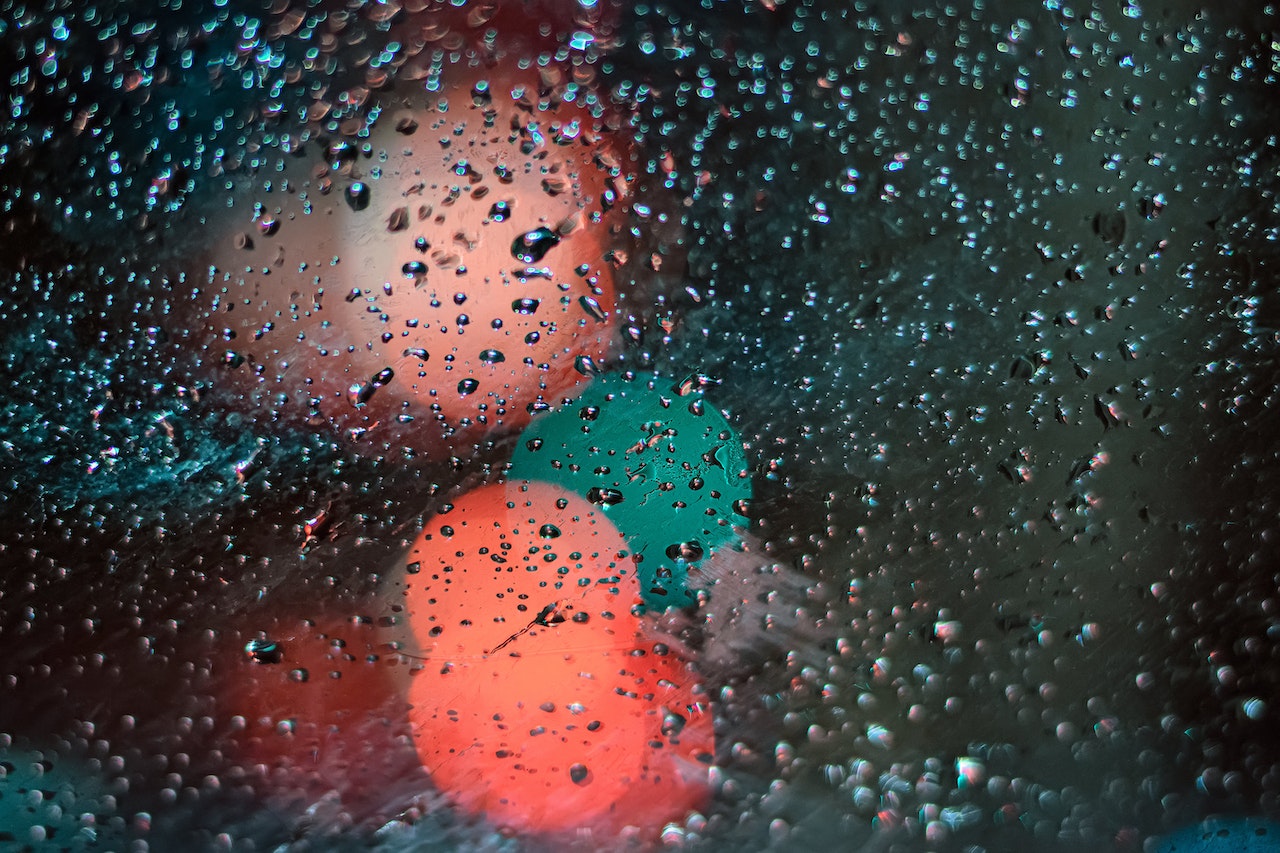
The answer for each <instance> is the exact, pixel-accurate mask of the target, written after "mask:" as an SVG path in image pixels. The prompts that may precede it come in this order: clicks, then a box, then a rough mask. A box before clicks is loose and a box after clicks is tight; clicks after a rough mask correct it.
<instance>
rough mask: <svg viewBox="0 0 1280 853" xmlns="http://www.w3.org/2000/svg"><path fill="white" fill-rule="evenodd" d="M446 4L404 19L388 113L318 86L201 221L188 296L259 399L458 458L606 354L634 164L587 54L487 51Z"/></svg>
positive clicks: (206, 332)
mask: <svg viewBox="0 0 1280 853" xmlns="http://www.w3.org/2000/svg"><path fill="white" fill-rule="evenodd" d="M499 11H501V12H503V14H506V15H507V16H508V17H510V15H511V14H512V10H511V9H509V8H508V7H507V6H505V5H504V6H502V7H501V9H500V10H499ZM450 17H451V16H450V15H443V16H440V15H437V16H436V17H431V16H430V14H428V13H423V14H420V15H418V16H415V17H412V18H407V19H406V20H407V21H416V22H418V23H417V25H416V26H417V27H418V29H419V30H421V31H422V33H421V34H420V35H422V37H423V38H428V47H427V48H426V49H424V50H423V51H422V52H421V53H420V54H419V55H418V57H417V58H415V59H414V60H413V62H415V63H419V65H414V66H412V67H406V68H404V69H402V75H401V76H402V77H403V78H408V80H409V81H410V82H409V83H408V84H406V85H405V86H404V87H403V89H397V90H395V91H394V92H388V93H381V94H380V95H379V96H378V97H379V98H380V100H379V111H377V120H376V121H375V122H372V123H367V122H365V121H363V120H361V119H359V118H352V119H349V120H346V121H340V122H336V124H335V125H334V126H336V127H337V128H338V130H337V131H332V130H330V129H328V128H329V126H330V124H329V123H330V120H331V119H332V118H333V116H334V115H336V114H337V113H335V111H336V110H338V109H339V108H340V107H341V105H342V101H343V97H339V96H337V95H329V96H328V97H327V99H324V100H318V101H317V103H316V105H315V107H314V108H313V112H314V117H313V121H312V129H311V131H310V139H309V140H308V141H299V142H295V143H294V145H293V152H294V154H293V156H291V155H288V154H280V153H279V152H275V153H274V154H272V155H271V156H269V157H266V158H265V162H263V163H260V164H259V165H258V171H257V174H256V176H255V178H254V180H253V182H252V184H250V185H248V186H246V187H245V188H243V189H241V190H240V191H238V193H237V194H235V195H234V196H233V200H234V204H233V205H232V207H231V209H230V210H228V211H227V212H225V213H223V214H219V215H218V216H216V217H214V218H213V219H212V220H211V222H210V228H209V229H207V233H209V234H211V235H212V240H213V243H212V245H211V246H210V247H209V248H208V249H207V250H206V251H205V252H204V253H203V254H202V255H200V256H199V270H200V272H199V273H198V274H197V275H196V276H195V279H194V282H193V284H194V286H195V287H198V288H199V293H198V295H197V296H196V298H195V299H194V300H193V302H192V304H190V305H186V306H179V310H180V311H186V312H191V311H193V310H194V311H195V316H194V317H193V318H190V321H189V323H188V325H191V326H194V327H195V329H196V331H194V332H193V335H194V337H195V341H194V343H195V344H196V345H197V346H198V347H199V348H200V349H201V351H202V353H203V358H204V360H205V362H206V363H208V364H210V365H211V366H216V369H217V370H218V374H217V375H218V376H219V384H220V385H221V387H223V388H224V389H227V390H229V391H231V392H232V393H233V394H235V395H237V396H238V397H240V398H241V399H242V401H243V404H244V405H245V406H246V407H247V408H248V409H250V410H251V411H253V412H255V413H259V414H263V413H269V415H270V416H271V417H273V418H284V419H286V420H293V421H295V422H298V421H302V422H305V423H309V424H312V425H317V426H318V425H323V424H326V423H327V424H331V425H333V426H336V427H338V428H340V429H342V430H345V431H346V432H347V434H348V435H349V436H350V437H352V438H356V439H365V440H368V441H372V442H381V443H383V444H390V443H393V442H394V443H396V444H397V445H403V446H408V447H410V448H411V449H413V450H414V451H416V452H420V453H426V454H428V455H431V456H437V457H438V456H442V455H447V453H451V452H461V453H465V450H466V448H465V447H464V446H463V445H464V444H465V443H468V442H472V443H474V442H475V441H477V440H479V439H481V438H482V437H484V436H486V435H489V434H491V433H493V432H495V431H500V432H503V433H506V432H510V431H515V430H518V429H520V428H522V427H523V426H524V425H525V424H526V423H527V422H528V418H529V414H528V407H529V406H530V405H531V404H534V403H536V402H538V401H539V400H546V401H548V402H555V401H556V400H558V399H559V398H560V397H562V396H563V395H564V394H566V393H568V392H570V391H571V389H572V388H573V387H574V386H575V385H576V384H577V383H578V382H581V381H584V380H585V378H586V375H587V374H588V373H589V372H590V370H591V369H592V364H594V365H602V364H603V363H604V361H605V360H606V359H607V358H608V356H609V354H610V352H611V350H612V347H613V344H614V341H615V338H616V335H617V332H616V327H617V323H616V318H615V314H616V298H617V294H616V288H615V268H616V266H618V265H620V264H621V263H622V261H623V258H624V257H625V255H626V253H625V252H623V251H618V252H617V253H616V254H615V252H614V250H615V249H618V248H619V246H620V243H621V242H622V241H623V240H624V239H625V238H626V235H625V232H624V230H623V225H622V223H623V216H624V214H625V209H626V196H627V194H628V192H629V184H628V180H629V176H630V174H631V171H632V169H633V165H632V163H631V157H632V154H631V150H630V148H629V146H628V145H627V144H625V143H624V142H623V141H621V139H620V136H619V135H618V133H617V129H618V128H617V125H618V118H617V114H616V111H614V110H613V109H612V108H610V107H608V106H607V105H605V104H604V103H602V102H601V100H600V95H599V93H597V92H596V91H595V90H594V88H593V80H594V71H593V69H592V67H591V66H590V65H583V64H581V63H579V64H577V65H575V64H574V63H571V62H564V63H559V64H557V63H556V62H554V61H547V62H546V63H545V64H539V63H538V61H536V59H535V60H532V61H531V60H530V59H529V57H528V56H526V55H525V54H520V53H514V52H511V53H508V52H504V51H503V50H502V49H500V48H484V49H477V48H475V47H473V46H471V45H472V44H473V41H474V39H473V37H474V36H475V35H476V34H475V33H472V32H471V31H470V30H465V31H464V32H463V33H452V32H451V31H450V30H448V28H447V26H446V25H447V24H448V22H449V20H450ZM452 17H456V15H454V16H452ZM423 22H428V23H423ZM455 23H456V22H455ZM468 23H469V22H468ZM480 23H485V22H480ZM406 26H408V24H406ZM432 27H434V29H432ZM475 29H476V31H477V32H481V31H483V30H484V27H482V26H479V25H476V27H475ZM451 35H452V36H454V37H456V39H451ZM464 35H465V36H466V38H464V37H463V36H464ZM430 39H434V40H435V41H431V40H430ZM437 42H438V45H436V43H437ZM446 44H449V45H454V44H456V45H457V49H456V50H455V51H453V52H445V51H441V52H434V53H433V49H432V47H433V45H434V46H443V45H446ZM501 44H502V40H501V39H499V45H501ZM537 55H538V54H532V56H534V57H536V56H537ZM432 56H434V57H435V59H434V60H433V61H428V59H427V58H428V57H432ZM544 58H545V57H544ZM363 95H364V97H371V96H370V95H369V93H368V92H364V93H363ZM345 97H346V98H347V100H350V98H352V97H355V96H354V95H352V94H351V93H346V94H345ZM530 235H533V236H530ZM580 359H587V360H589V361H580Z"/></svg>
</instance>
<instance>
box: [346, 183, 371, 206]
mask: <svg viewBox="0 0 1280 853" xmlns="http://www.w3.org/2000/svg"><path fill="white" fill-rule="evenodd" d="M346 199H347V206H348V207H350V208H351V209H352V210H357V211H358V210H364V209H365V208H366V207H368V206H369V185H368V184H366V183H364V182H363V181H356V182H355V183H354V184H352V185H351V186H349V187H347V192H346Z"/></svg>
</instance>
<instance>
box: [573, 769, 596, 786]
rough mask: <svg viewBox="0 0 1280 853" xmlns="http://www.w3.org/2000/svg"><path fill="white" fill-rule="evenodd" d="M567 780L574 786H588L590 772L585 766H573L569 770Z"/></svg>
mask: <svg viewBox="0 0 1280 853" xmlns="http://www.w3.org/2000/svg"><path fill="white" fill-rule="evenodd" d="M569 778H570V779H572V780H573V784H575V785H590V784H591V771H590V770H588V769H587V765H585V764H575V765H573V766H572V767H570V768H569Z"/></svg>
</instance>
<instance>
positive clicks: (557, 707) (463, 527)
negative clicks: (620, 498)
mask: <svg viewBox="0 0 1280 853" xmlns="http://www.w3.org/2000/svg"><path fill="white" fill-rule="evenodd" d="M448 519H449V522H448V524H447V525H445V524H442V523H441V521H440V520H439V519H435V520H432V521H431V522H428V524H427V526H426V528H425V529H424V531H423V533H422V535H421V536H420V537H419V538H418V540H417V541H416V542H415V543H414V544H413V546H412V547H411V548H410V549H409V551H408V553H407V554H406V555H405V556H404V557H403V558H402V559H401V561H399V563H398V566H399V567H400V568H399V571H398V573H397V574H396V575H395V577H396V578H397V580H396V581H395V590H396V591H395V592H394V593H393V600H394V599H395V598H398V599H400V600H401V601H402V606H403V612H404V621H405V623H406V625H405V628H407V630H408V632H409V633H407V634H406V633H404V632H403V631H402V630H401V629H395V630H392V631H390V632H388V635H387V636H388V639H389V640H391V641H392V642H396V643H399V644H400V646H401V648H402V649H404V651H405V655H404V657H405V659H406V661H408V663H409V664H410V665H411V666H412V667H413V669H414V670H415V672H414V673H413V675H412V676H411V677H410V678H409V685H410V686H409V694H408V696H409V702H410V704H411V705H412V706H413V710H412V712H411V715H412V727H413V738H414V743H415V744H416V746H417V749H418V753H419V755H420V756H421V759H422V763H423V766H424V767H426V769H427V770H428V772H430V773H431V776H432V779H433V780H434V781H435V783H436V784H437V785H439V786H440V787H441V788H443V789H444V790H446V791H447V792H448V793H449V795H450V796H451V798H453V799H454V800H455V801H456V802H457V803H459V805H461V806H462V807H463V808H464V809H466V810H467V811H469V812H473V813H476V814H483V815H484V816H485V817H486V818H487V819H488V820H489V821H491V822H493V823H495V824H497V825H499V826H502V827H508V828H511V829H514V830H518V831H520V832H524V833H534V834H545V835H560V834H563V833H566V832H571V831H573V832H576V831H595V832H606V833H615V832H617V831H618V830H620V829H621V828H622V827H623V826H626V825H634V826H638V827H641V828H643V829H645V830H646V831H647V832H650V833H656V831H657V830H658V829H659V828H660V827H661V826H662V825H663V824H664V823H666V822H667V821H670V820H682V819H683V818H684V817H685V815H686V814H687V813H688V812H690V811H691V810H694V809H697V808H700V807H701V806H702V805H703V804H704V802H705V798H706V797H707V794H708V789H707V787H706V784H707V783H706V773H707V768H708V766H709V764H708V762H710V760H711V756H712V755H713V754H714V751H715V750H714V736H713V734H712V731H711V725H710V723H711V718H710V715H709V713H706V712H705V710H706V708H707V705H706V698H705V697H703V696H702V695H701V694H700V691H699V688H698V685H697V681H696V679H695V677H694V676H693V674H692V673H691V671H690V669H689V667H688V665H687V664H686V663H685V662H684V661H682V660H681V659H680V657H679V656H678V655H674V654H667V655H656V654H652V653H650V651H649V650H650V649H651V647H652V646H653V643H652V641H648V640H646V636H645V633H644V631H645V628H644V623H643V622H642V620H640V619H639V618H638V617H637V616H636V615H635V614H634V613H633V608H634V607H635V605H636V604H637V602H638V601H639V589H638V587H637V584H636V578H635V563H634V561H633V559H632V556H631V554H630V552H629V551H628V545H627V542H626V540H625V539H624V538H623V537H622V535H621V534H620V533H619V532H618V531H617V529H616V528H615V527H614V526H613V524H612V523H611V522H610V520H609V519H608V518H607V517H606V516H605V515H604V514H603V513H602V512H600V511H599V510H598V509H596V508H594V507H592V506H591V505H590V504H589V503H587V502H586V501H584V500H583V499H582V498H580V497H577V496H574V495H572V494H570V493H569V492H567V491H565V490H563V489H561V488H560V487H558V486H555V485H552V484H546V483H524V482H514V481H513V482H511V483H508V484H506V485H491V486H484V487H481V488H479V489H476V490H474V491H472V492H469V493H467V494H466V495H464V496H463V497H462V498H460V499H459V500H458V501H457V502H456V504H455V505H454V508H453V509H452V510H451V511H450V512H449V514H448ZM446 527H447V528H448V529H449V532H448V533H447V534H446V533H445V528H446ZM405 566H415V567H416V568H415V569H414V570H413V571H408V570H407V569H405V568H404V567H405ZM673 720H677V721H678V725H673V724H672V721H673ZM601 837H604V836H601Z"/></svg>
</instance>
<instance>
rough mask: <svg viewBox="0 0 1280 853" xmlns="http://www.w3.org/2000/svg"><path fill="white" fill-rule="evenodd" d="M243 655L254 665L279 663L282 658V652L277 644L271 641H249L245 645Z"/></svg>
mask: <svg viewBox="0 0 1280 853" xmlns="http://www.w3.org/2000/svg"><path fill="white" fill-rule="evenodd" d="M244 654H245V657H247V658H248V659H249V660H251V661H253V662H254V663H261V664H268V663H280V661H281V660H282V659H283V658H284V650H283V649H282V648H280V644H279V643H275V642H273V641H271V640H250V641H249V642H247V643H245V646H244Z"/></svg>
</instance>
